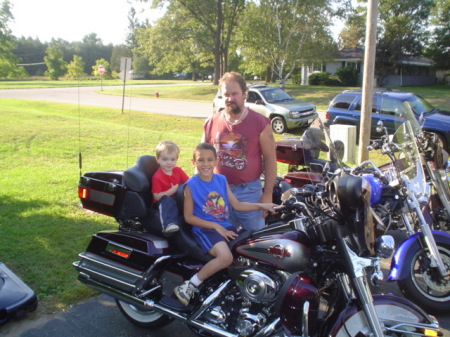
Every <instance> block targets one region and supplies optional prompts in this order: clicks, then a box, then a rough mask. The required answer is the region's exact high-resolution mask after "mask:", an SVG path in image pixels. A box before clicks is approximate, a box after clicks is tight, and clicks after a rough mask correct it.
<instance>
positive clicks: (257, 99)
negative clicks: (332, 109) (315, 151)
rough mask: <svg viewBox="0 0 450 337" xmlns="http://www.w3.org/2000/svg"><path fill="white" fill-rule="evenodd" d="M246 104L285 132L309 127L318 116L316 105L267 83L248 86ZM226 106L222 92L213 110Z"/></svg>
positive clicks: (278, 130)
mask: <svg viewBox="0 0 450 337" xmlns="http://www.w3.org/2000/svg"><path fill="white" fill-rule="evenodd" d="M245 105H246V106H248V107H249V108H251V109H252V110H255V111H256V112H259V113H260V114H262V115H264V116H266V117H268V118H270V120H271V125H272V130H273V132H275V133H284V132H287V130H290V129H295V128H302V129H306V128H308V127H309V126H310V125H311V124H312V123H313V122H314V120H315V119H316V118H317V112H316V107H315V105H313V104H311V103H307V102H304V101H299V100H296V99H294V98H292V97H291V96H290V95H289V94H288V93H287V92H285V91H284V90H282V89H280V88H277V87H271V86H267V85H253V86H249V87H248V92H247V100H246V102H245ZM224 108H225V103H224V101H223V99H222V95H221V93H220V92H218V93H217V95H216V97H215V98H214V100H213V112H214V113H217V112H219V111H220V110H222V109H224Z"/></svg>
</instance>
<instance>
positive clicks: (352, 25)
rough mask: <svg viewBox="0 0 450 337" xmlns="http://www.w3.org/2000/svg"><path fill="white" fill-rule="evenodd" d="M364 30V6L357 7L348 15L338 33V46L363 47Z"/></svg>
mask: <svg viewBox="0 0 450 337" xmlns="http://www.w3.org/2000/svg"><path fill="white" fill-rule="evenodd" d="M365 31H366V11H365V8H362V7H357V8H356V9H355V10H354V11H353V12H352V13H351V14H350V15H349V17H348V20H347V21H346V23H345V26H344V28H343V29H342V31H341V32H340V34H339V42H338V44H339V48H342V49H352V48H358V47H364V38H365Z"/></svg>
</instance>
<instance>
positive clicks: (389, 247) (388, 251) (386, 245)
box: [375, 235, 395, 259]
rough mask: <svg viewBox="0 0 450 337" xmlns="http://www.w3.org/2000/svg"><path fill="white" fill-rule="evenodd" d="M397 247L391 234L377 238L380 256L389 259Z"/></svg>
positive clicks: (376, 245) (378, 254)
mask: <svg viewBox="0 0 450 337" xmlns="http://www.w3.org/2000/svg"><path fill="white" fill-rule="evenodd" d="M394 249H395V240H394V238H393V237H392V236H391V235H382V236H379V237H378V238H377V239H376V240H375V251H376V253H377V256H378V257H381V258H382V259H388V258H390V257H391V256H392V253H394Z"/></svg>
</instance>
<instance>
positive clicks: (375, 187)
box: [363, 176, 384, 206]
mask: <svg viewBox="0 0 450 337" xmlns="http://www.w3.org/2000/svg"><path fill="white" fill-rule="evenodd" d="M363 178H364V180H366V181H367V182H368V183H369V184H370V206H374V205H378V204H379V203H380V201H381V197H382V194H383V187H384V184H383V183H382V181H381V180H380V179H378V178H375V177H373V176H363Z"/></svg>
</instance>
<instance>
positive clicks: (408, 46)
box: [375, 0, 434, 85]
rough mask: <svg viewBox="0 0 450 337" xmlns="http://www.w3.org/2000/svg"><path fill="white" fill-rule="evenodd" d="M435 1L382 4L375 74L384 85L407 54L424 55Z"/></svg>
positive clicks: (395, 0) (403, 0)
mask: <svg viewBox="0 0 450 337" xmlns="http://www.w3.org/2000/svg"><path fill="white" fill-rule="evenodd" d="M433 3H434V0H385V1H382V2H381V3H380V6H379V21H378V23H379V25H378V42H377V51H376V64H375V74H376V75H377V76H378V77H379V81H380V84H381V85H382V84H383V80H384V79H385V78H386V77H387V76H388V75H389V74H390V73H393V72H395V71H396V69H398V68H399V66H400V65H401V63H402V59H404V57H405V56H407V57H413V56H421V55H422V54H423V50H424V46H425V45H426V41H427V40H428V37H429V32H428V26H429V15H430V10H431V8H432V6H433Z"/></svg>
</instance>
